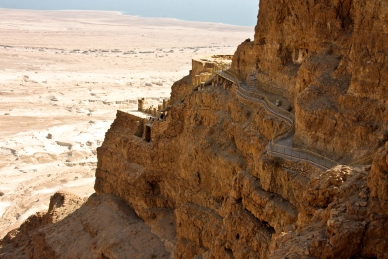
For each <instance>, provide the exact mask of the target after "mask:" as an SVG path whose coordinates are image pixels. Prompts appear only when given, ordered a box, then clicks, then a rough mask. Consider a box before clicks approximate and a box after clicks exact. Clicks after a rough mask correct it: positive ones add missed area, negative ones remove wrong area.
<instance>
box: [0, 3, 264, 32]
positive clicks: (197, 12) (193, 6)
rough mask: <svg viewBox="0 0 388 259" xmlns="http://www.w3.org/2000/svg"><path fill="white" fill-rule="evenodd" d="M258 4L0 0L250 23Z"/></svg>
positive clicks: (34, 6)
mask: <svg viewBox="0 0 388 259" xmlns="http://www.w3.org/2000/svg"><path fill="white" fill-rule="evenodd" d="M258 4H259V0H0V8H18V9H19V8H21V9H39V10H69V9H71V10H109V11H120V12H123V13H126V14H131V15H138V16H145V17H170V18H176V19H181V20H190V21H204V22H220V23H227V24H234V25H247V26H254V25H256V22H257V18H256V17H257V13H258ZM0 19H1V18H0Z"/></svg>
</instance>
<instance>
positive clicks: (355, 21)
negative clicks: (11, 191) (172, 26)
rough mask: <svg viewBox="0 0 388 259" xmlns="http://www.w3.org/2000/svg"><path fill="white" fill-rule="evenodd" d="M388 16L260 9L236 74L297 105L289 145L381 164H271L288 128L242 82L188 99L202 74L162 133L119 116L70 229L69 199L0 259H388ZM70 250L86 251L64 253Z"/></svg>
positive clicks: (184, 84)
mask: <svg viewBox="0 0 388 259" xmlns="http://www.w3.org/2000/svg"><path fill="white" fill-rule="evenodd" d="M387 5H388V4H387V3H386V2H385V1H382V0H374V1H368V2H367V1H366V0H343V1H335V0H331V1H324V0H318V1H308V0H293V1H284V0H273V1H269V0H262V1H260V13H259V18H258V25H257V26H256V33H255V40H254V42H250V41H248V40H247V41H245V42H244V43H242V44H241V45H240V46H239V47H238V49H237V51H236V54H235V56H234V58H233V64H232V69H233V71H234V73H235V74H236V75H237V77H239V79H240V80H241V81H248V83H250V82H253V83H254V82H255V81H254V79H252V78H251V75H252V76H254V77H255V78H256V80H257V85H255V86H254V87H261V88H263V89H264V90H267V91H268V92H271V93H273V94H277V95H282V96H283V97H285V98H288V100H289V101H290V102H291V103H292V106H293V107H294V111H295V117H296V118H295V129H296V134H295V136H294V139H293V141H294V143H293V145H295V146H300V147H303V148H305V149H308V150H312V151H315V152H318V153H319V154H322V155H324V156H328V157H331V158H332V159H335V160H336V161H339V162H343V163H345V164H350V161H353V160H355V159H360V158H364V157H366V156H369V155H371V154H374V153H375V152H376V151H377V153H376V154H375V155H374V156H370V157H368V159H365V160H364V161H359V162H358V163H356V164H362V163H364V162H365V161H367V160H372V159H373V164H372V166H364V167H355V166H354V165H351V164H350V165H337V166H335V167H333V168H331V169H329V170H326V171H322V170H321V169H319V168H318V167H316V165H314V164H313V163H308V162H306V161H303V160H301V159H299V160H298V159H296V157H294V158H292V160H291V158H287V159H286V158H284V156H283V158H280V157H279V156H276V154H274V153H271V152H268V150H269V148H268V143H270V141H271V140H273V139H274V137H276V136H278V135H279V133H281V132H287V131H288V129H289V128H290V122H286V120H285V119H284V118H283V119H280V117H278V116H275V115H274V113H271V112H269V110H268V108H267V107H265V104H264V103H265V102H264V103H263V102H260V101H254V100H252V99H249V98H243V97H241V95H238V90H237V86H236V85H237V84H238V83H237V82H234V85H233V86H230V87H229V86H228V87H226V83H225V82H224V83H221V82H218V84H217V83H216V81H213V85H210V84H208V85H204V86H203V88H202V87H201V89H193V80H192V76H193V75H194V74H198V73H201V72H202V70H203V71H205V70H206V66H202V67H201V65H198V64H197V65H198V66H196V68H195V69H193V71H194V72H192V74H191V75H190V76H187V77H185V78H183V79H182V80H180V81H178V82H177V83H176V84H174V86H173V87H172V93H171V99H172V102H171V103H172V106H171V107H169V108H168V116H167V118H166V119H165V120H162V121H155V122H154V123H153V124H152V125H150V124H148V125H146V126H147V127H146V128H145V127H144V126H145V125H144V124H145V122H144V121H142V120H140V119H139V118H137V117H135V116H133V115H130V114H126V113H123V112H118V113H117V118H116V120H115V121H114V123H113V124H112V126H111V128H110V130H109V131H108V132H107V133H106V137H105V140H104V143H103V144H102V146H101V147H100V148H98V150H97V152H98V166H97V170H96V182H95V190H96V193H97V194H96V195H93V196H92V197H90V198H89V200H88V201H87V202H86V203H85V204H83V205H81V202H78V200H77V199H76V198H72V199H70V200H69V201H72V202H68V203H66V202H65V203H64V204H69V205H70V209H69V212H68V213H70V214H69V215H68V216H67V214H66V216H61V215H62V214H60V213H59V214H58V213H57V214H56V211H61V208H62V207H63V206H62V205H61V204H62V200H64V201H66V200H68V199H67V198H66V196H63V195H59V196H57V197H54V198H53V204H57V205H55V206H54V205H52V206H50V210H49V213H48V214H45V215H43V214H38V215H36V216H33V217H31V218H30V219H29V220H28V221H27V222H26V223H25V225H23V226H22V227H21V228H20V229H19V230H15V231H13V232H10V233H9V234H8V236H7V237H6V238H5V239H3V240H2V241H1V242H2V243H0V244H1V246H2V248H1V249H0V252H1V253H2V255H3V256H4V257H5V258H11V257H10V255H11V254H12V253H11V252H9V251H10V249H15V250H14V251H16V252H15V254H16V255H17V256H19V255H20V256H19V258H26V256H27V255H28V256H30V257H33V256H35V257H39V256H41V257H46V258H50V257H64V258H74V257H77V256H81V257H82V256H84V255H85V256H86V253H88V255H87V256H88V257H85V258H99V259H100V258H127V257H126V256H128V254H131V253H133V257H130V258H140V257H141V258H147V256H148V257H151V258H153V257H157V258H163V257H164V256H171V258H206V259H210V258H230V259H232V258H235V259H239V258H241V259H243V258H244V259H245V258H279V259H280V258H298V259H299V258H309V259H311V258H322V259H324V258H325V259H326V258H379V259H381V258H388V234H387V233H388V231H387V230H388V176H387V174H388V142H387V143H386V140H387V138H388V134H387V131H386V130H387V128H384V127H385V126H386V124H387V122H388V116H387V112H386V111H387V110H386V108H387V104H386V99H387V91H388V90H387V82H388V81H387V80H386V78H385V77H386V75H385V74H386V73H384V72H385V71H386V70H387V68H386V62H385V60H386V52H387V50H388V49H387V45H386V44H384V43H385V42H387V40H388V38H387V34H386V31H385V30H387V28H388V27H387V26H386V25H387V21H386V17H387V13H388V10H387ZM201 64H202V63H201ZM205 72H206V71H205ZM196 90H198V91H196ZM239 93H240V92H239ZM282 100H285V99H282ZM145 136H146V137H145ZM384 145H385V146H384ZM378 148H380V149H378ZM366 163H367V162H366ZM62 196H63V197H65V198H64V199H62V198H61V197H62ZM53 212H55V213H53ZM135 213H136V215H135ZM55 215H59V216H55ZM63 215H65V214H63ZM100 217H102V219H103V220H102V222H101V218H100ZM107 219H109V220H107ZM133 222H135V223H133ZM69 224H70V226H71V228H70V229H67V228H66V227H65V226H69ZM127 224H129V226H128V225H127ZM133 224H134V225H133ZM145 224H147V225H148V226H146V225H145ZM76 226H78V227H76ZM126 227H128V228H126ZM127 230H128V231H129V232H126V231H127ZM61 231H64V232H63V233H62V234H60V232H61ZM151 231H152V233H151ZM134 233H135V234H134ZM136 233H137V234H136ZM104 235H105V236H104ZM74 236H79V237H80V240H81V241H82V242H80V241H79V240H77V242H75V240H74V239H73V237H74ZM56 242H59V243H60V242H65V244H64V245H63V246H60V245H58V244H57V243H56ZM107 242H108V243H107ZM146 242H149V243H147V246H146V245H144V244H145V243H146ZM75 243H77V244H81V246H82V247H84V248H86V249H84V250H82V251H81V250H80V249H79V247H76V248H75V250H74V252H69V251H73V250H71V249H72V248H74V244H75ZM134 247H135V248H136V250H135V249H134ZM150 247H151V248H152V249H154V251H151V250H152V249H150ZM2 251H3V252H2ZM23 252H24V255H23ZM7 256H8V257H7ZM17 256H15V258H18V257H17ZM23 256H24V257H23ZM152 256H153V257H152Z"/></svg>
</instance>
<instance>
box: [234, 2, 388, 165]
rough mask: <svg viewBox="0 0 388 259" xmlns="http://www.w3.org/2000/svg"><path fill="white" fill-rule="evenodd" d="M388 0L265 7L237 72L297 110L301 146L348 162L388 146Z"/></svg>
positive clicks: (242, 52)
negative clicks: (385, 144) (386, 142)
mask: <svg viewBox="0 0 388 259" xmlns="http://www.w3.org/2000/svg"><path fill="white" fill-rule="evenodd" d="M387 12H388V5H387V3H386V1H382V0H377V1H365V0H344V1H323V0H322V1H313V2H312V1H307V0H295V1H283V0H276V1H260V13H259V16H258V24H257V26H256V30H255V40H254V42H250V43H249V42H244V43H243V44H241V46H240V47H239V48H238V49H237V51H236V54H235V57H234V62H233V69H234V70H235V71H236V72H238V73H239V74H240V77H241V78H246V77H247V75H248V74H249V73H251V72H255V73H256V78H257V86H259V87H262V88H264V89H267V90H268V91H270V92H275V93H278V94H280V95H283V96H285V97H287V98H289V100H291V101H292V102H293V103H294V106H295V110H296V112H295V115H296V118H297V120H296V137H295V140H294V144H295V146H299V147H305V148H306V147H308V148H309V149H311V150H314V151H316V152H319V153H323V154H325V155H326V156H328V157H331V158H332V159H335V160H339V161H341V162H344V163H351V162H352V161H355V160H358V159H362V158H364V157H367V156H369V155H372V154H373V153H374V152H375V151H376V150H377V148H378V147H379V146H381V145H383V144H384V143H385V141H387V140H388V133H387V130H388V128H387V126H386V125H387V123H388V121H387V118H388V116H387V114H388V113H387V104H386V102H385V100H386V99H387V82H388V81H387V80H386V78H384V76H385V74H386V73H384V71H386V70H387V62H386V58H387V57H386V54H385V53H387V51H388V49H387V45H386V44H385V43H384V42H385V41H386V40H387V36H386V20H385V18H384V17H385V16H386V14H387Z"/></svg>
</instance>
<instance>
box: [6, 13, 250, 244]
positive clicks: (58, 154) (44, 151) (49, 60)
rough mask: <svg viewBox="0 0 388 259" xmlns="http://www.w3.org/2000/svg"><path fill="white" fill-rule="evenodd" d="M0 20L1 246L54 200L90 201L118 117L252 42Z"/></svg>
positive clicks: (176, 26)
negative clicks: (69, 196) (204, 59)
mask: <svg viewBox="0 0 388 259" xmlns="http://www.w3.org/2000/svg"><path fill="white" fill-rule="evenodd" d="M0 17H1V19H0V35H1V39H0V45H1V46H0V191H1V192H0V195H1V197H0V216H1V218H0V237H3V236H4V235H5V234H6V233H7V232H8V231H9V230H11V229H13V228H15V227H17V226H19V225H20V224H21V223H22V222H23V221H24V220H25V219H26V218H27V217H28V216H29V215H31V214H33V213H35V212H36V211H41V210H46V209H47V206H48V202H49V197H50V196H51V195H52V194H53V193H54V192H55V191H57V190H68V191H70V192H73V193H75V194H78V195H80V196H89V195H90V194H91V193H93V184H94V170H95V167H96V161H97V159H96V148H97V147H98V146H99V145H100V144H101V142H102V141H103V139H104V134H105V132H106V131H107V130H108V128H109V126H110V124H111V123H112V121H113V119H114V117H115V113H116V110H117V109H118V108H121V109H123V108H125V110H134V109H136V103H137V99H138V98H139V97H147V98H151V99H153V100H162V98H166V97H169V95H170V87H171V85H172V83H173V82H174V81H176V80H178V79H180V78H181V77H182V76H184V75H187V74H188V71H189V70H190V69H191V57H193V56H198V55H213V54H233V52H234V51H235V49H236V47H237V45H238V44H239V43H240V42H241V41H243V40H245V39H246V38H248V37H251V38H252V37H253V28H250V27H236V26H228V25H221V24H211V23H195V22H184V21H176V20H173V19H153V18H138V17H131V16H125V15H120V14H119V13H115V12H97V11H89V12H87V11H21V10H9V9H0ZM125 100H127V101H128V102H129V103H131V104H130V105H129V106H127V107H123V106H121V107H120V105H119V104H116V102H120V101H125ZM48 134H52V138H51V139H50V138H47V136H48Z"/></svg>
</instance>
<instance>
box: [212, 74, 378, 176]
mask: <svg viewBox="0 0 388 259" xmlns="http://www.w3.org/2000/svg"><path fill="white" fill-rule="evenodd" d="M215 75H219V76H221V77H223V78H225V79H227V80H229V81H230V82H232V83H235V84H237V96H238V97H241V98H243V99H246V100H250V101H253V102H258V103H261V104H262V105H263V106H264V107H265V108H266V110H267V111H269V112H270V113H271V114H273V115H275V116H276V117H278V118H280V119H282V120H284V121H286V122H288V123H289V124H290V128H289V129H288V130H287V131H285V132H283V133H281V134H279V135H277V136H275V137H274V138H273V139H272V140H271V141H270V142H269V143H268V145H267V151H268V152H269V153H270V154H273V155H276V156H279V157H286V158H291V159H294V160H297V161H304V162H308V163H310V164H312V165H314V166H315V167H317V168H320V169H323V170H327V169H329V168H332V167H334V166H337V165H339V163H338V162H336V161H334V160H331V159H329V158H327V157H324V156H322V155H320V154H318V153H315V152H313V151H310V150H307V149H301V148H293V147H289V146H285V145H281V144H278V143H277V142H280V141H282V140H284V139H287V138H289V137H291V136H293V135H294V134H295V123H294V122H295V115H294V114H292V113H290V112H289V111H286V110H284V109H282V108H281V107H279V106H276V105H275V104H273V103H272V102H271V101H270V100H269V99H268V97H267V96H265V95H264V94H261V93H258V92H255V91H251V90H247V89H245V88H244V87H242V86H241V84H240V81H239V79H238V77H237V76H236V75H235V74H234V73H233V72H232V71H231V70H229V69H227V70H222V69H221V70H217V71H214V75H212V79H211V80H213V79H214V76H215ZM211 80H210V79H209V80H208V82H209V81H211ZM247 94H249V95H250V96H248V95H247ZM252 95H253V96H254V97H252ZM373 156H374V155H372V156H368V157H366V158H362V159H360V160H357V161H355V162H352V163H350V164H349V166H351V165H361V164H360V162H363V161H370V160H371V159H372V158H373Z"/></svg>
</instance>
